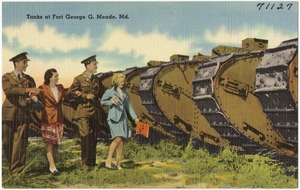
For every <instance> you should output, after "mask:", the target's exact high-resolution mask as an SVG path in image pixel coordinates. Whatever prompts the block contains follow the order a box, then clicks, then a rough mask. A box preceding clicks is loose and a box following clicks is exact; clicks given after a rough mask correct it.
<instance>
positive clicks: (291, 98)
mask: <svg viewBox="0 0 300 190" xmlns="http://www.w3.org/2000/svg"><path fill="white" fill-rule="evenodd" d="M297 55H298V39H292V40H288V41H284V42H282V43H281V44H280V45H279V46H278V47H276V48H273V49H268V50H266V52H265V55H264V56H263V58H262V61H261V64H260V65H259V67H257V69H256V82H255V93H256V95H257V96H258V98H259V100H260V102H261V104H262V106H263V111H264V112H265V113H266V114H267V115H268V117H269V118H270V120H271V122H272V125H273V127H274V128H275V129H277V130H278V131H279V132H280V133H281V134H282V135H283V136H284V138H285V140H286V141H287V142H289V143H291V144H293V145H294V146H295V151H297V147H298V100H297V97H296V98H295V95H294V94H295V93H297V90H298V89H291V87H292V83H296V82H297V80H298V62H297ZM296 88H297V85H296ZM282 146H284V145H282Z"/></svg>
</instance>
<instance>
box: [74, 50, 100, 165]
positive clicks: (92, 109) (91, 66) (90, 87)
mask: <svg viewBox="0 0 300 190" xmlns="http://www.w3.org/2000/svg"><path fill="white" fill-rule="evenodd" d="M81 63H82V64H84V66H85V71H84V72H83V73H82V74H81V75H79V76H77V77H75V79H74V81H73V84H72V85H71V87H70V88H69V90H68V96H69V97H74V98H76V99H77V104H78V105H77V110H76V113H75V118H76V120H77V124H78V127H79V134H80V138H81V162H82V164H81V169H83V170H87V169H91V168H92V167H94V166H95V165H96V145H97V124H99V121H97V116H98V115H99V108H100V104H99V102H100V97H99V95H98V94H99V81H98V80H97V79H96V78H95V76H94V73H96V72H97V64H98V62H97V60H96V55H94V56H91V57H89V58H87V59H85V60H83V61H82V62H81ZM78 92H80V95H79V93H78ZM78 95H79V96H78ZM69 99H70V98H69Z"/></svg>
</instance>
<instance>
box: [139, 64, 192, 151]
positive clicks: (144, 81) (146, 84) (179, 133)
mask: <svg viewBox="0 0 300 190" xmlns="http://www.w3.org/2000/svg"><path fill="white" fill-rule="evenodd" d="M171 64H172V63H162V64H160V65H157V66H154V67H150V68H148V69H147V70H146V71H145V72H143V73H142V74H141V77H140V84H139V95H140V98H141V100H142V104H143V106H144V107H145V108H146V109H147V110H148V113H149V114H150V115H151V116H152V117H153V118H154V119H155V121H156V122H157V123H158V124H159V125H160V126H162V127H163V130H164V131H166V132H168V133H171V134H173V135H174V136H175V138H176V139H178V140H177V142H179V144H182V145H185V144H187V142H188V141H189V138H190V135H189V134H188V133H186V132H185V131H183V130H181V129H179V128H178V127H176V126H175V125H174V124H172V123H171V122H170V121H169V120H168V118H167V117H166V116H165V115H164V113H163V111H162V110H161V109H160V107H159V104H160V103H161V102H158V101H157V100H156V96H155V94H154V90H155V89H154V88H155V87H154V81H155V77H156V75H157V74H158V73H159V72H160V70H161V69H163V68H164V67H165V66H168V65H171Z"/></svg>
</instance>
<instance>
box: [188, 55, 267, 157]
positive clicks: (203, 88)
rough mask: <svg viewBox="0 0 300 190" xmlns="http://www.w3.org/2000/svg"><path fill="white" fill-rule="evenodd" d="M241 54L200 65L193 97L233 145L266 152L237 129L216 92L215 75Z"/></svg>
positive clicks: (247, 150)
mask: <svg viewBox="0 0 300 190" xmlns="http://www.w3.org/2000/svg"><path fill="white" fill-rule="evenodd" d="M247 53H248V52H247ZM240 54H243V53H234V54H233V53H232V54H225V55H221V56H218V57H213V58H211V59H210V60H209V61H208V62H207V63H205V64H203V65H202V66H200V67H199V69H198V71H197V73H196V77H195V80H194V81H193V92H194V94H193V99H194V101H195V102H196V103H197V105H198V107H199V109H200V110H201V112H202V114H203V115H204V117H205V118H206V119H207V121H208V122H209V123H210V125H211V126H212V127H213V128H214V129H215V130H216V131H217V132H218V133H219V134H220V135H221V136H222V137H223V138H225V139H227V140H229V141H230V144H231V145H234V146H240V147H242V149H243V150H244V151H245V152H247V153H258V152H264V151H267V149H266V148H264V147H262V146H261V145H259V144H258V143H257V142H254V141H252V140H251V139H249V138H248V137H246V136H245V135H244V134H242V133H240V132H239V131H238V130H236V128H235V127H234V126H233V125H232V124H231V123H230V121H229V119H228V118H227V116H226V115H225V114H224V112H223V110H222V109H221V107H220V106H219V103H218V101H217V100H216V98H215V94H214V77H215V76H216V75H217V74H218V71H219V69H220V66H221V65H222V64H223V63H224V62H225V61H227V60H229V59H231V58H232V57H233V56H234V55H240ZM244 54H245V52H244Z"/></svg>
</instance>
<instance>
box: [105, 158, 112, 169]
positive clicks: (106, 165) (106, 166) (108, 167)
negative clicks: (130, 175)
mask: <svg viewBox="0 0 300 190" xmlns="http://www.w3.org/2000/svg"><path fill="white" fill-rule="evenodd" d="M105 168H106V169H108V170H114V168H112V167H111V165H110V166H109V165H108V164H107V160H105Z"/></svg>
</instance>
